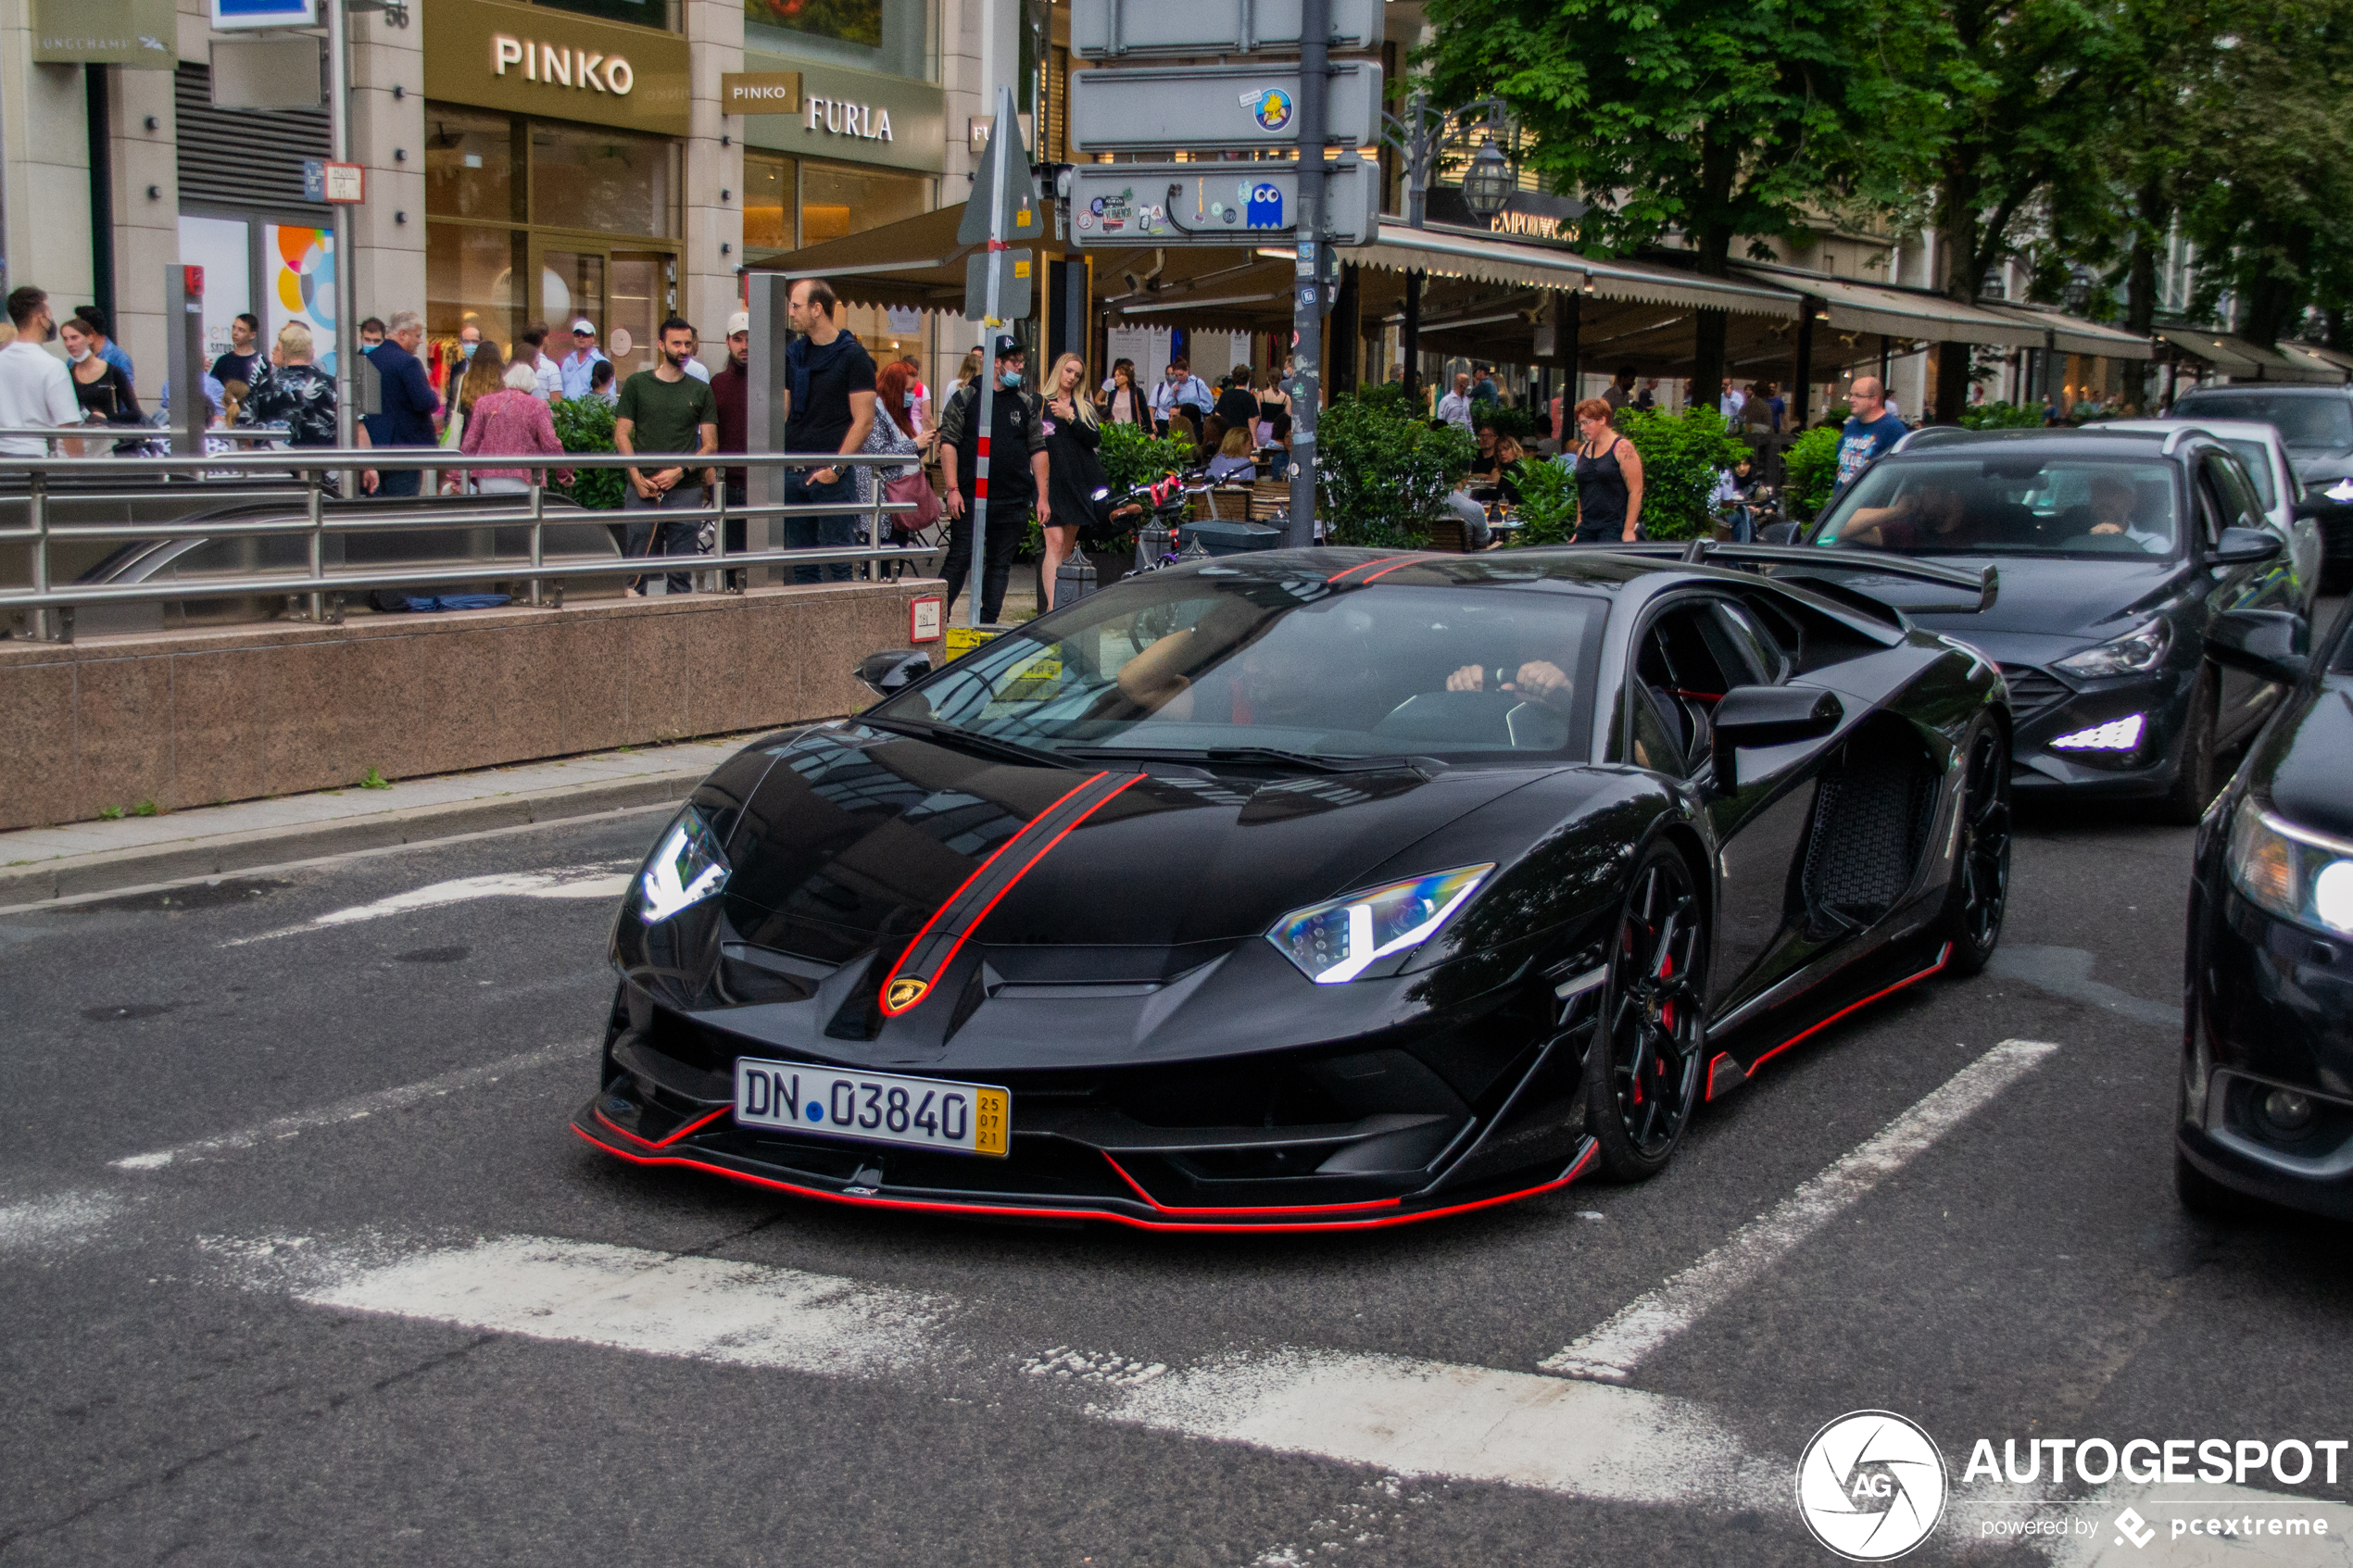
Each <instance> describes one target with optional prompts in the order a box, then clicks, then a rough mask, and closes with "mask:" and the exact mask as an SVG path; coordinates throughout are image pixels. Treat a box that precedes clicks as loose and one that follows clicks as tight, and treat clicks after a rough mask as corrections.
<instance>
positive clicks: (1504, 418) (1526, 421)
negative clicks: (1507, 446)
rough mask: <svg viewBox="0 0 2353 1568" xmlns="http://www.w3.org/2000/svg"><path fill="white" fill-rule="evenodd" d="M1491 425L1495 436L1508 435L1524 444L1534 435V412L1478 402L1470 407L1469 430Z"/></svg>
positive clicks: (1529, 409)
mask: <svg viewBox="0 0 2353 1568" xmlns="http://www.w3.org/2000/svg"><path fill="white" fill-rule="evenodd" d="M1481 425H1493V426H1494V427H1495V433H1496V434H1497V435H1509V436H1515V437H1516V438H1518V439H1519V440H1520V441H1523V442H1525V441H1526V440H1527V439H1528V438H1529V436H1531V435H1534V434H1535V433H1536V410H1535V409H1533V408H1505V407H1504V405H1503V404H1501V403H1488V402H1484V401H1481V402H1478V403H1474V404H1472V405H1471V429H1472V430H1474V431H1476V430H1477V429H1478V427H1479V426H1481Z"/></svg>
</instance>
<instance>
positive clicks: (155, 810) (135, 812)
mask: <svg viewBox="0 0 2353 1568" xmlns="http://www.w3.org/2000/svg"><path fill="white" fill-rule="evenodd" d="M131 814H132V816H134V817H160V816H162V815H163V808H162V807H160V806H158V805H157V804H156V803H155V802H154V801H152V800H142V801H141V802H139V804H138V805H136V806H133V807H132V808H131Z"/></svg>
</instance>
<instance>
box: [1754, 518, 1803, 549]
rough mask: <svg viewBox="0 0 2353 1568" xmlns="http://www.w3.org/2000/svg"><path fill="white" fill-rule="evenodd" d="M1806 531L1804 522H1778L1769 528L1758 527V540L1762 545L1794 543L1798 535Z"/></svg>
mask: <svg viewBox="0 0 2353 1568" xmlns="http://www.w3.org/2000/svg"><path fill="white" fill-rule="evenodd" d="M1805 532H1806V525H1805V524H1804V523H1802V522H1777V523H1774V524H1773V525H1772V526H1771V527H1769V528H1760V529H1758V530H1757V531H1756V542H1757V543H1758V544H1760V545H1794V544H1796V543H1797V536H1798V535H1799V534H1801V533H1805Z"/></svg>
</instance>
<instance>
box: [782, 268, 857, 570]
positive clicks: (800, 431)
mask: <svg viewBox="0 0 2353 1568" xmlns="http://www.w3.org/2000/svg"><path fill="white" fill-rule="evenodd" d="M837 304H838V301H837V297H836V295H835V294H834V291H833V290H832V289H831V288H830V287H828V286H827V285H826V283H825V281H824V279H823V278H803V279H801V280H800V281H799V282H797V283H795V284H793V286H792V295H791V296H790V300H789V303H788V304H787V305H786V321H787V322H788V323H789V324H790V325H791V327H792V330H793V331H795V332H799V333H802V334H803V335H802V336H800V337H798V338H795V339H794V340H793V343H792V346H791V347H789V348H787V349H786V350H785V450H786V451H787V452H840V453H851V452H856V451H858V450H859V449H860V448H862V447H863V446H864V445H866V433H867V432H869V431H871V430H873V429H874V428H875V361H874V359H873V358H872V357H871V356H870V355H868V354H867V352H866V350H865V349H864V348H863V347H862V346H861V345H860V344H859V342H858V340H857V338H856V337H854V336H852V335H851V334H850V333H849V332H843V331H842V330H841V327H840V325H839V323H837V321H836V320H834V316H835V313H836V307H837ZM785 502H786V505H788V506H800V505H810V504H819V505H826V504H835V505H839V506H840V507H841V508H843V510H842V511H840V512H839V513H837V514H835V515H832V516H819V515H801V516H788V517H786V519H785V547H786V549H788V550H808V549H814V548H816V547H817V546H821V545H823V546H832V547H836V548H849V547H852V546H856V545H857V543H858V514H857V513H856V512H855V511H852V510H849V508H852V507H855V506H856V505H857V504H858V476H857V475H856V474H854V473H852V472H851V471H850V470H848V469H846V468H838V467H830V466H829V467H824V468H814V469H787V470H785ZM853 575H855V569H854V568H853V567H852V566H851V564H850V563H849V561H835V562H832V563H831V564H829V565H828V566H826V567H825V569H824V576H825V577H830V578H832V579H833V580H834V581H836V582H837V583H846V582H848V581H849V579H850V578H851V577H852V576H853ZM792 579H793V581H794V582H796V583H815V582H817V581H819V580H820V576H819V571H818V569H817V568H816V567H814V566H796V567H794V568H793V569H792Z"/></svg>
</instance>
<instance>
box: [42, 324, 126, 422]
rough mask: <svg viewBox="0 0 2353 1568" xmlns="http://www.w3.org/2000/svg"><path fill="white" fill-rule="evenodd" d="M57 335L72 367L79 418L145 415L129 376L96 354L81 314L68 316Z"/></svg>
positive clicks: (120, 419)
mask: <svg viewBox="0 0 2353 1568" xmlns="http://www.w3.org/2000/svg"><path fill="white" fill-rule="evenodd" d="M57 336H58V337H59V338H60V339H61V340H62V341H63V342H64V344H65V350H66V363H67V364H68V365H69V366H71V367H72V374H73V396H74V401H75V402H77V403H79V404H81V405H82V418H83V419H85V420H104V421H105V422H107V424H119V425H130V424H137V423H138V422H139V421H140V420H141V419H142V418H143V417H144V416H142V414H141V413H140V410H139V395H138V394H137V393H135V392H133V391H132V389H131V378H130V377H129V376H126V375H124V374H123V373H122V370H121V369H120V367H119V366H115V365H109V364H108V363H107V361H105V360H104V359H101V358H98V350H97V345H96V344H95V343H94V342H93V341H92V339H91V336H90V333H89V332H88V331H87V330H86V329H85V328H84V327H83V325H82V318H81V317H79V316H69V317H67V318H66V320H65V325H63V326H62V327H60V328H58V329H57Z"/></svg>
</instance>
